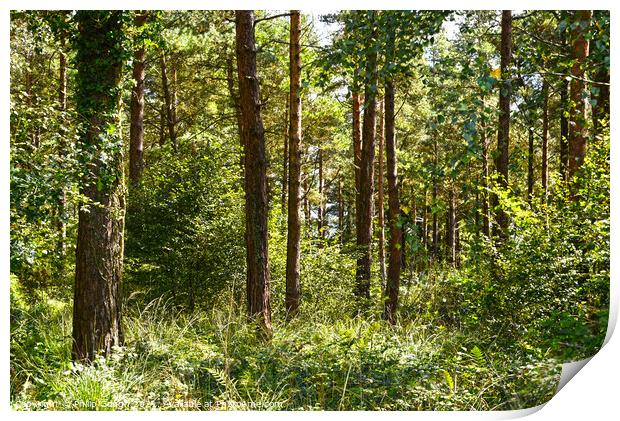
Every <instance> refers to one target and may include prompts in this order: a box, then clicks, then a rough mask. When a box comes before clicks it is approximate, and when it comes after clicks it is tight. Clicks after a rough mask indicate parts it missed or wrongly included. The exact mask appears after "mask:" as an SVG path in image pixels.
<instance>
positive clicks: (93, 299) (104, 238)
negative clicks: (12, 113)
mask: <svg viewBox="0 0 620 421" xmlns="http://www.w3.org/2000/svg"><path fill="white" fill-rule="evenodd" d="M76 19H77V21H78V27H79V33H78V40H77V49H78V51H77V57H76V64H77V72H78V84H77V95H76V104H77V108H78V110H79V111H80V113H81V115H82V117H83V119H84V121H85V122H87V123H86V127H84V129H83V131H82V133H81V136H80V142H81V143H82V144H83V145H84V147H86V148H89V149H92V150H95V151H97V150H101V148H102V147H105V149H109V148H110V146H109V145H102V142H118V143H121V140H120V138H112V139H110V138H107V139H106V137H105V136H103V137H102V136H100V135H101V134H105V133H107V130H108V129H109V128H111V127H112V126H113V125H116V126H117V127H118V126H119V123H120V121H119V116H120V112H119V109H118V108H119V95H120V89H119V87H120V82H121V69H122V59H121V55H120V54H119V51H118V48H119V47H118V45H117V39H118V37H120V34H121V32H122V12H119V11H114V12H109V11H108V12H105V11H79V12H78V13H77V15H76ZM112 136H114V135H112ZM113 150H115V153H113V154H112V155H110V156H109V157H108V159H109V161H108V162H107V163H105V164H104V163H102V161H101V160H100V159H98V158H97V156H96V154H97V153H96V154H95V156H93V158H92V160H91V162H90V163H89V167H90V171H89V172H88V173H87V175H85V176H84V179H83V183H82V186H83V187H82V189H81V190H82V191H81V192H82V194H84V195H85V196H86V197H87V198H88V199H89V201H92V203H93V204H92V205H90V206H88V209H84V208H82V209H80V212H79V222H78V234H77V248H76V256H75V289H74V304H73V350H72V355H73V358H74V359H75V360H92V359H93V358H94V357H95V355H96V354H97V353H98V352H103V353H104V354H106V355H109V354H110V353H111V351H112V348H113V347H114V346H116V345H121V343H122V332H121V301H120V299H121V294H120V288H121V275H122V268H123V228H124V220H125V199H124V182H123V152H122V151H123V148H122V147H118V148H114V149H113ZM110 174H114V175H115V176H114V177H112V178H111V179H107V180H106V181H105V182H102V180H101V177H103V176H104V175H107V176H109V175H110ZM106 178H107V177H106Z"/></svg>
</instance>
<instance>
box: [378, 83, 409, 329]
mask: <svg viewBox="0 0 620 421" xmlns="http://www.w3.org/2000/svg"><path fill="white" fill-rule="evenodd" d="M385 151H386V158H387V182H388V207H389V210H388V217H389V224H390V244H389V249H390V250H389V251H390V254H389V256H390V261H389V264H388V273H387V281H386V291H385V295H386V297H387V300H386V301H385V308H384V311H383V316H384V318H385V319H386V320H388V321H389V322H390V323H392V324H393V323H394V322H395V321H396V320H395V316H396V309H397V307H398V292H399V289H400V269H401V250H402V249H403V248H404V243H403V242H402V232H401V229H400V227H399V226H398V217H399V216H400V204H399V200H398V171H397V163H396V140H395V135H394V84H393V83H392V82H387V83H386V84H385Z"/></svg>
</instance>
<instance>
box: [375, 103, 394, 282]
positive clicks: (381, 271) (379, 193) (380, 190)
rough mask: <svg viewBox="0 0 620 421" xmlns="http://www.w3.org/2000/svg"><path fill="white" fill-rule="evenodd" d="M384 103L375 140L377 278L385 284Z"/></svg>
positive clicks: (380, 104)
mask: <svg viewBox="0 0 620 421" xmlns="http://www.w3.org/2000/svg"><path fill="white" fill-rule="evenodd" d="M384 104H385V101H384V100H379V109H380V114H379V117H380V118H379V130H378V132H377V139H378V141H379V157H378V159H377V220H378V224H377V225H378V227H377V228H378V229H379V232H378V237H379V276H380V278H381V282H385V279H386V273H385V228H384V225H385V221H384V215H383V214H384V212H383V207H384V204H383V201H384V198H383V195H384V194H383V172H384V168H383V155H384V153H383V147H384V129H385V127H384V126H385V105H384ZM392 130H393V129H392Z"/></svg>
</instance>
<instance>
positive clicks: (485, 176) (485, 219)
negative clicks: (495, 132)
mask: <svg viewBox="0 0 620 421" xmlns="http://www.w3.org/2000/svg"><path fill="white" fill-rule="evenodd" d="M482 103H483V104H484V96H483V97H482ZM480 145H481V147H482V178H481V180H480V187H481V194H480V200H481V201H482V233H483V234H484V235H485V236H487V237H489V236H490V235H491V226H490V222H491V218H490V215H489V190H488V189H489V143H488V139H487V124H486V119H485V118H484V117H483V118H482V119H481V122H480Z"/></svg>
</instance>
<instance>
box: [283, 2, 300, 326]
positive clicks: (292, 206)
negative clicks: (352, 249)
mask: <svg viewBox="0 0 620 421" xmlns="http://www.w3.org/2000/svg"><path fill="white" fill-rule="evenodd" d="M300 36H301V17H300V14H299V11H298V10H293V11H291V27H290V49H289V60H290V69H289V77H290V92H289V101H288V102H289V107H290V110H289V115H290V126H289V130H288V132H289V140H288V143H289V149H288V152H289V159H288V160H289V166H290V170H289V180H288V191H289V195H288V237H287V243H286V299H285V304H286V312H287V315H288V316H289V317H291V316H294V315H296V314H297V312H298V311H299V301H300V281H299V273H300V272H299V267H300V263H299V261H300V255H301V249H300V238H301V223H300V219H299V187H300V183H301V95H300V90H301V56H300V43H299V38H300Z"/></svg>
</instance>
